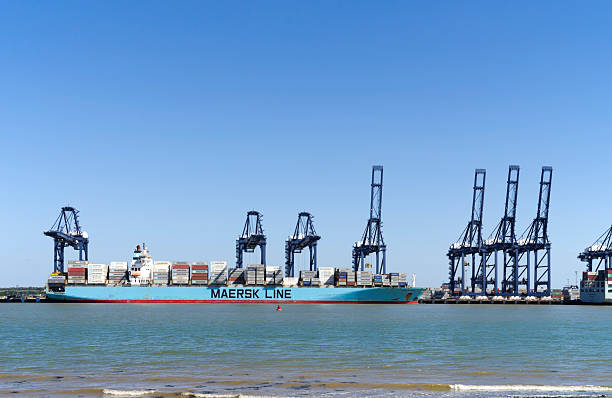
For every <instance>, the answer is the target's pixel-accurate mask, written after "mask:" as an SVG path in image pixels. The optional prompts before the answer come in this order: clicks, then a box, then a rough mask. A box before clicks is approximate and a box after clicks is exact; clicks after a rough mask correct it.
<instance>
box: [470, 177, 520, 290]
mask: <svg viewBox="0 0 612 398" xmlns="http://www.w3.org/2000/svg"><path fill="white" fill-rule="evenodd" d="M519 172H520V167H519V166H512V165H511V166H510V167H508V179H507V181H506V204H505V207H504V216H503V217H502V219H501V220H500V222H499V224H497V226H496V227H495V229H494V230H493V232H492V233H491V235H490V236H489V238H488V239H487V240H485V241H484V243H483V245H482V258H483V259H484V261H482V262H481V264H483V263H484V267H482V265H481V266H479V270H478V273H477V276H476V280H477V284H478V285H480V286H481V288H482V292H483V294H486V292H487V287H488V286H489V285H492V287H493V290H492V292H493V294H494V295H497V294H499V293H500V292H499V268H498V262H497V260H498V253H499V252H501V253H502V255H503V263H502V264H503V267H504V269H503V282H502V293H505V292H506V291H507V289H506V284H507V281H508V280H509V279H511V278H512V277H511V275H513V272H514V270H515V269H516V261H515V260H516V257H515V255H514V247H515V245H516V233H515V225H516V202H517V199H518V184H519ZM491 257H493V264H491V263H490V260H491ZM508 270H509V271H510V272H509V273H508V275H507V274H506V273H507V272H508Z"/></svg>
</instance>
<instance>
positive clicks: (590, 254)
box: [578, 226, 612, 272]
mask: <svg viewBox="0 0 612 398" xmlns="http://www.w3.org/2000/svg"><path fill="white" fill-rule="evenodd" d="M578 258H579V259H580V261H584V262H585V263H587V271H588V272H593V271H599V268H600V267H601V266H602V263H603V265H604V267H605V268H603V269H610V268H612V226H611V227H610V228H608V229H607V230H606V232H604V233H603V234H601V236H600V237H599V238H598V239H597V240H596V241H595V242H594V243H593V244H592V245H591V246H589V247H587V248H586V249H584V251H583V252H582V253H580V254H579V255H578ZM593 260H596V264H595V269H593Z"/></svg>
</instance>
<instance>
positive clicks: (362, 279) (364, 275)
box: [357, 271, 372, 287]
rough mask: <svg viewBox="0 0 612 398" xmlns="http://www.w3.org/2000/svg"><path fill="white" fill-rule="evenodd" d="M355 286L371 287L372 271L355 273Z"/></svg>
mask: <svg viewBox="0 0 612 398" xmlns="http://www.w3.org/2000/svg"><path fill="white" fill-rule="evenodd" d="M357 286H368V287H369V286H372V271H357Z"/></svg>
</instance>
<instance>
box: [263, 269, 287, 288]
mask: <svg viewBox="0 0 612 398" xmlns="http://www.w3.org/2000/svg"><path fill="white" fill-rule="evenodd" d="M282 284H283V272H282V271H281V267H279V266H270V265H269V266H266V285H282Z"/></svg>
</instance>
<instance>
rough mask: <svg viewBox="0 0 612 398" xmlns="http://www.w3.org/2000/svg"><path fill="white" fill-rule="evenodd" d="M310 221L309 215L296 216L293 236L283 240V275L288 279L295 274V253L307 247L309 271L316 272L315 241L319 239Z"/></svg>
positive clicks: (302, 213) (303, 213) (310, 216)
mask: <svg viewBox="0 0 612 398" xmlns="http://www.w3.org/2000/svg"><path fill="white" fill-rule="evenodd" d="M312 219H313V217H312V215H311V214H310V213H306V212H301V213H300V214H298V220H297V224H296V226H295V230H294V232H293V235H291V236H290V237H288V238H287V240H285V275H286V276H288V277H293V276H294V273H295V269H294V268H295V253H301V252H302V250H303V249H305V248H307V247H308V251H309V253H310V270H311V271H316V270H317V241H319V239H321V237H320V236H319V235H317V233H316V231H315V229H314V225H313V223H312Z"/></svg>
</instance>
